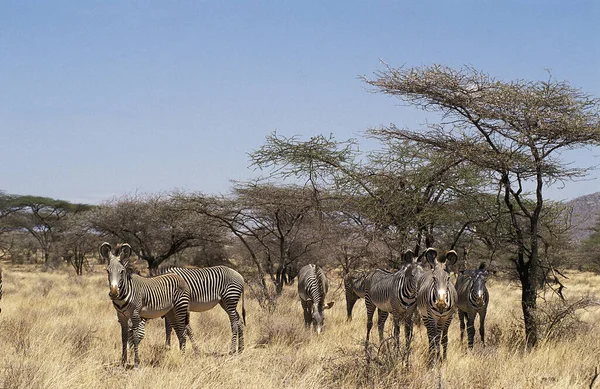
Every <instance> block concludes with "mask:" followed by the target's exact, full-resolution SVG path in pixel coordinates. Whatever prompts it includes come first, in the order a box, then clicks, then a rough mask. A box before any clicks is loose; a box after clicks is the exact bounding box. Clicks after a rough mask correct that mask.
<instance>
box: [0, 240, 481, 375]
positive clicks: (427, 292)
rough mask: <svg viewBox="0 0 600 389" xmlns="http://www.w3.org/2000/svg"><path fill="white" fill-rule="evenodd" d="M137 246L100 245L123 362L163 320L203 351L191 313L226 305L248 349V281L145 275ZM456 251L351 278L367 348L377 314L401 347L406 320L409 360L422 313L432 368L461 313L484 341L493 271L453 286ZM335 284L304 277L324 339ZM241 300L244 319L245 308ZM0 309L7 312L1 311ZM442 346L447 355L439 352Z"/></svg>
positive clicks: (223, 271) (215, 274) (307, 302)
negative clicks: (136, 259) (137, 265)
mask: <svg viewBox="0 0 600 389" xmlns="http://www.w3.org/2000/svg"><path fill="white" fill-rule="evenodd" d="M131 254H132V248H131V246H130V245H129V244H126V243H125V244H119V245H117V246H116V247H115V248H114V249H113V248H112V246H111V245H110V244H109V243H106V242H105V243H103V244H102V245H101V246H100V255H101V257H102V258H103V259H104V260H105V261H106V263H107V267H106V271H107V274H108V283H109V296H110V298H111V300H112V303H113V306H114V308H115V311H116V313H117V319H118V322H119V324H120V326H121V341H122V354H121V364H122V365H125V364H126V363H127V351H128V348H133V351H134V364H135V367H138V366H139V362H140V359H139V354H138V347H139V343H140V342H141V340H142V339H143V338H144V334H145V326H146V322H147V321H148V320H149V319H155V318H159V317H164V319H165V335H166V336H165V344H166V346H167V347H168V346H170V342H171V332H172V330H175V334H176V335H177V338H178V340H179V347H180V349H181V350H182V351H183V350H185V347H186V338H189V339H190V342H191V343H192V346H193V347H194V349H196V344H195V342H194V336H193V333H192V329H191V326H190V324H189V313H190V312H203V311H207V310H210V309H212V308H214V307H215V306H216V305H217V304H218V305H220V306H221V307H222V308H223V310H225V312H226V313H227V315H228V317H229V321H230V325H231V349H230V352H231V353H236V352H242V351H243V350H244V327H245V325H246V310H245V308H244V278H243V277H242V276H241V275H240V274H239V273H238V272H237V271H235V270H233V269H230V268H228V267H225V266H214V267H209V268H203V269H188V268H179V267H172V266H171V267H166V268H163V269H160V270H159V271H158V274H157V275H154V276H152V277H142V276H140V275H138V274H136V273H134V272H133V271H132V269H131V268H130V266H129V265H130V262H129V259H130V256H131ZM457 259H458V256H457V254H456V252H455V251H453V250H450V251H447V252H438V251H437V250H436V249H433V248H429V249H427V250H426V251H425V252H424V254H423V256H422V258H417V257H416V256H415V255H414V253H413V252H412V251H410V250H408V251H406V252H405V253H404V255H403V264H402V266H401V268H400V269H399V270H397V271H395V272H392V271H388V270H382V269H376V270H373V271H368V272H365V271H363V272H358V273H351V274H349V275H347V276H346V277H345V278H344V286H345V292H346V308H347V320H351V319H352V309H353V307H354V305H355V303H356V302H357V301H358V299H360V298H364V300H365V305H366V311H367V334H366V335H367V336H366V339H367V342H366V344H367V346H368V342H369V336H370V332H371V328H372V326H373V315H374V313H375V310H377V312H378V317H377V327H378V332H379V340H380V342H381V341H383V330H384V325H385V321H386V320H387V318H388V316H389V315H390V314H391V315H392V318H393V323H394V340H395V343H396V345H398V343H399V336H400V322H401V321H402V322H403V323H404V331H405V336H406V349H407V351H408V352H407V353H406V355H407V358H408V355H409V352H410V343H411V339H412V329H413V317H414V315H415V314H417V313H418V314H419V315H420V317H421V320H422V322H423V323H424V325H425V327H426V328H427V335H428V339H429V362H430V363H432V362H433V361H436V360H440V359H445V358H446V348H447V344H448V327H449V326H450V322H451V321H452V317H453V315H454V312H455V311H457V310H458V315H459V320H460V337H461V341H462V339H463V336H464V330H465V319H466V329H467V335H468V346H469V347H470V348H472V347H473V343H474V337H475V328H474V322H475V318H476V315H479V318H480V325H479V333H480V336H481V341H482V343H483V342H484V337H485V329H484V322H485V316H486V312H487V305H488V302H489V294H488V291H487V288H486V285H485V283H486V276H487V271H486V270H485V269H484V265H483V264H482V265H481V266H480V267H479V268H478V269H475V270H464V271H462V272H460V274H459V276H458V279H457V280H456V283H455V284H452V282H451V281H450V273H449V267H451V266H452V265H454V264H455V263H456V262H457ZM328 289H329V281H328V279H327V277H326V275H325V272H324V271H323V269H322V268H320V267H319V266H317V265H314V264H309V265H306V266H304V267H303V268H301V269H300V271H299V273H298V296H299V298H300V302H301V304H302V308H303V311H304V323H305V325H306V327H307V328H310V327H311V326H313V327H314V329H315V330H316V332H317V333H318V334H319V333H321V331H322V329H323V324H324V320H325V318H324V311H325V310H327V309H329V308H331V307H332V306H333V302H329V303H325V298H326V295H327V292H328ZM1 299H2V268H0V300H1ZM240 301H241V305H242V307H241V312H242V314H241V316H240V314H239V313H238V309H237V307H238V304H239V302H240ZM0 311H1V310H0ZM440 343H441V346H442V348H443V351H440Z"/></svg>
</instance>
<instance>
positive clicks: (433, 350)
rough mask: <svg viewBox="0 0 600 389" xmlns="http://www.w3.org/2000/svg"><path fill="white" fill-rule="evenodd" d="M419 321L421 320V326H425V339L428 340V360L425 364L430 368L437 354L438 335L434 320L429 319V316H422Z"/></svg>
mask: <svg viewBox="0 0 600 389" xmlns="http://www.w3.org/2000/svg"><path fill="white" fill-rule="evenodd" d="M421 319H422V320H423V324H425V328H427V338H428V339H429V358H428V360H427V363H428V364H429V366H432V365H433V363H434V361H436V360H437V358H436V357H437V356H438V354H439V341H440V335H439V331H438V328H437V325H436V323H435V321H434V320H432V319H430V318H429V316H423V317H422V318H421Z"/></svg>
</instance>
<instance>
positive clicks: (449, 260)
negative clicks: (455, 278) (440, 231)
mask: <svg viewBox="0 0 600 389" xmlns="http://www.w3.org/2000/svg"><path fill="white" fill-rule="evenodd" d="M456 261H458V254H456V251H454V250H450V251H448V252H447V253H446V266H448V267H452V266H453V265H454V264H455V263H456Z"/></svg>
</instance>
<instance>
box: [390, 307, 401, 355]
mask: <svg viewBox="0 0 600 389" xmlns="http://www.w3.org/2000/svg"><path fill="white" fill-rule="evenodd" d="M392 319H393V321H394V346H395V347H396V349H399V347H400V317H398V315H392Z"/></svg>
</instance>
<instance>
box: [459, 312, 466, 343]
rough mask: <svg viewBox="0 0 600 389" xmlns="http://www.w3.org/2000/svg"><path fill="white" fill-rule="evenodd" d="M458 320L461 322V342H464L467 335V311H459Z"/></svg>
mask: <svg viewBox="0 0 600 389" xmlns="http://www.w3.org/2000/svg"><path fill="white" fill-rule="evenodd" d="M458 322H459V324H460V342H461V343H462V342H463V338H464V337H465V313H464V312H463V311H461V310H459V311H458Z"/></svg>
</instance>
